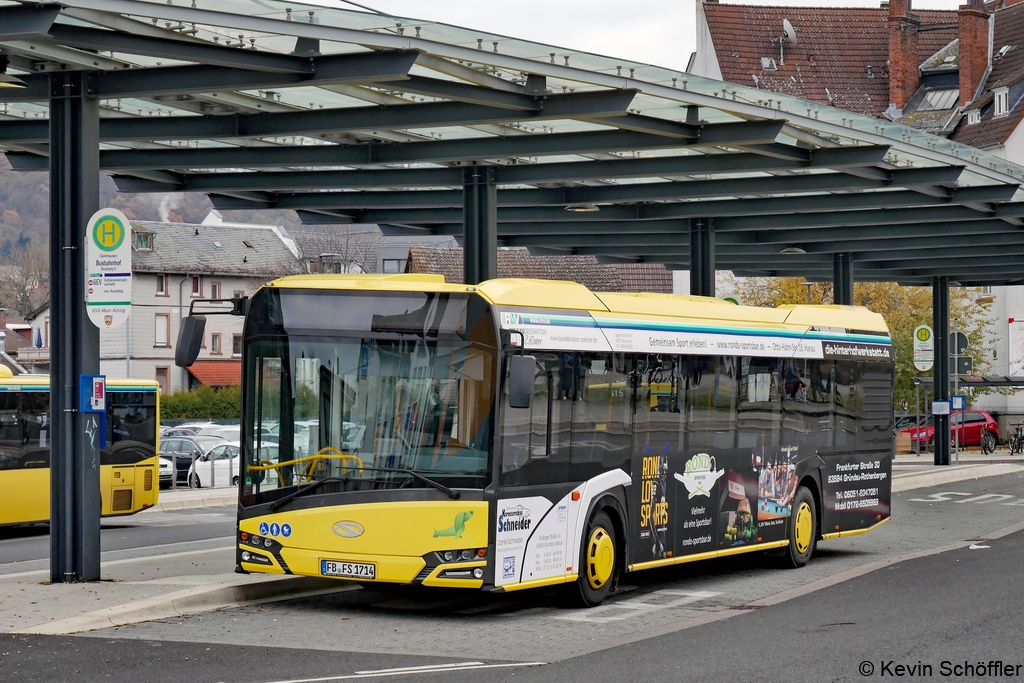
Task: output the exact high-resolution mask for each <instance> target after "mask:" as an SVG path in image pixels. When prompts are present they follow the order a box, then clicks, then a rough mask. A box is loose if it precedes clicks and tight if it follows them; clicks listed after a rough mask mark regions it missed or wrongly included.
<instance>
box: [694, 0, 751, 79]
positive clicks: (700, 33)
mask: <svg viewBox="0 0 1024 683" xmlns="http://www.w3.org/2000/svg"><path fill="white" fill-rule="evenodd" d="M691 73H693V75H695V76H703V77H705V78H713V79H715V80H716V81H721V80H723V79H722V67H721V66H719V64H718V54H717V53H716V52H715V44H714V42H713V41H712V40H711V28H710V27H709V26H708V18H707V16H705V14H704V3H703V2H701V0H697V51H696V55H695V56H694V60H693V67H692V68H691ZM747 85H749V83H748V84H747Z"/></svg>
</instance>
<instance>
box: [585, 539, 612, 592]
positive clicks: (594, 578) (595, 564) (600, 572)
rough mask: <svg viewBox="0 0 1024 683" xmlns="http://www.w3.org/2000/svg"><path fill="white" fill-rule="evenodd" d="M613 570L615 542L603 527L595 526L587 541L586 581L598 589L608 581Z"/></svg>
mask: <svg viewBox="0 0 1024 683" xmlns="http://www.w3.org/2000/svg"><path fill="white" fill-rule="evenodd" d="M614 570H615V542H614V541H612V536H611V534H609V533H608V532H607V531H606V530H605V529H604V527H597V528H596V529H594V530H593V531H592V532H591V533H590V540H589V541H588V542H587V582H588V583H590V587H591V588H593V589H594V590H598V589H600V588H601V587H602V586H604V585H605V584H606V583H608V580H609V579H611V578H612V572H613V571H614Z"/></svg>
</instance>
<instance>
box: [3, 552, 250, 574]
mask: <svg viewBox="0 0 1024 683" xmlns="http://www.w3.org/2000/svg"><path fill="white" fill-rule="evenodd" d="M148 547H152V546H148ZM234 549H235V548H234V546H227V547H221V548H208V549H206V550H186V551H184V552H180V553H166V554H164V555H143V556H142V557H129V558H126V559H123V560H101V563H100V568H101V569H102V568H103V567H110V566H113V565H118V564H131V563H132V562H145V561H146V560H164V559H168V558H172V557H185V556H187V555H203V554H205V553H220V552H225V551H233V550H234ZM114 552H117V551H114ZM48 559H49V558H47V560H48ZM27 561H28V562H42V561H43V560H27ZM12 564H13V563H12ZM2 566H3V565H0V567H2ZM49 573H50V570H49V569H35V570H32V571H27V572H12V573H10V574H3V573H0V581H2V580H4V579H18V578H22V577H25V576H35V575H37V574H49Z"/></svg>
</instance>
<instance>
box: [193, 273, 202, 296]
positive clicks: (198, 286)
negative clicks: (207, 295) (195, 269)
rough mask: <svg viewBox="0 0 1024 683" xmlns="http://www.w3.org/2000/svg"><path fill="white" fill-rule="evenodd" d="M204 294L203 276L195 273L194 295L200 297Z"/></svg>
mask: <svg viewBox="0 0 1024 683" xmlns="http://www.w3.org/2000/svg"><path fill="white" fill-rule="evenodd" d="M202 295H203V276H202V275H193V276H192V296H193V298H194V297H200V296H202Z"/></svg>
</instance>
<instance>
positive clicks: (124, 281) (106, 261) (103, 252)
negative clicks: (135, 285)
mask: <svg viewBox="0 0 1024 683" xmlns="http://www.w3.org/2000/svg"><path fill="white" fill-rule="evenodd" d="M131 230H132V228H131V223H129V222H128V218H127V217H125V215H124V214H123V213H121V212H120V211H118V210H117V209H100V210H99V211H97V212H96V213H94V214H93V215H92V218H90V219H89V223H88V225H87V226H86V232H85V245H86V246H85V278H86V282H85V310H86V311H87V312H88V314H89V320H90V321H91V322H92V324H93V325H95V326H96V327H98V328H100V329H101V330H102V329H104V328H113V327H118V326H120V325H121V323H123V322H124V321H125V320H127V319H128V313H129V312H130V311H131V308H132V244H131Z"/></svg>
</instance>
